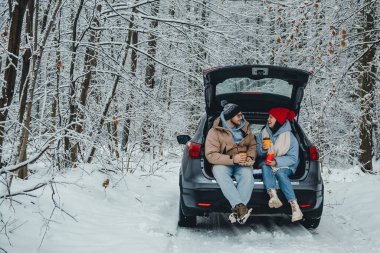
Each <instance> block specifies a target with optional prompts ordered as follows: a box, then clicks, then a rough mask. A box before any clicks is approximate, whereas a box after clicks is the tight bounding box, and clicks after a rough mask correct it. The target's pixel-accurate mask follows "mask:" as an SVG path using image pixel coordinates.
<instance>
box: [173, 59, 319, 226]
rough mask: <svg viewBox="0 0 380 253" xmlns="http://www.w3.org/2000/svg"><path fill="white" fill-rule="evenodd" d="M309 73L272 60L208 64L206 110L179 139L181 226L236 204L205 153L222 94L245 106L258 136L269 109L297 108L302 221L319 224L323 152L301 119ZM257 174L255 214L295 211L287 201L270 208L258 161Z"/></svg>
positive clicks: (293, 181) (295, 126)
mask: <svg viewBox="0 0 380 253" xmlns="http://www.w3.org/2000/svg"><path fill="white" fill-rule="evenodd" d="M309 76H310V73H309V72H306V71H303V70H300V69H295V68H287V67H280V66H270V65H241V66H225V67H215V68H209V69H206V70H204V72H203V80H204V88H205V89H204V93H205V94H204V95H205V102H206V103H205V105H206V106H205V112H204V113H203V115H202V116H201V118H200V120H199V124H198V127H197V130H196V131H195V134H194V135H193V136H192V137H190V136H189V135H178V136H177V141H178V143H180V144H184V145H185V147H184V152H183V156H182V162H181V167H180V173H179V188H180V197H179V218H178V225H179V226H180V227H195V226H196V224H197V216H205V215H206V216H207V215H209V214H210V213H214V212H218V213H230V212H231V206H230V204H229V203H228V201H227V199H226V198H225V197H224V196H223V194H222V191H221V189H220V187H219V185H218V183H217V182H216V180H215V179H214V177H213V174H212V170H211V168H212V164H210V163H209V162H208V161H207V159H206V158H205V140H206V137H207V133H208V131H209V129H210V128H211V127H212V124H213V121H214V120H215V119H216V118H217V117H218V116H219V115H220V113H221V111H222V106H221V105H220V101H222V100H227V101H228V102H230V103H234V104H237V105H239V106H240V107H241V108H242V111H243V114H244V116H245V119H246V120H247V121H248V122H249V123H250V126H251V131H252V133H253V134H254V135H255V136H256V137H257V136H258V134H259V132H260V130H261V129H262V128H263V127H264V126H265V124H266V122H267V118H268V111H269V109H271V108H273V107H286V108H288V109H291V110H293V111H294V112H295V113H296V116H297V117H296V120H294V121H292V122H291V127H292V132H293V134H294V135H295V137H296V138H297V140H298V143H299V150H300V152H299V153H300V163H299V165H298V167H297V169H296V172H295V173H294V175H292V176H291V177H290V179H291V184H292V186H293V188H294V191H295V194H296V197H297V200H298V203H299V206H300V208H301V210H302V212H303V215H304V217H303V220H302V221H300V222H301V223H302V224H303V225H304V226H305V227H306V228H317V227H318V225H319V223H320V220H321V216H322V211H323V198H324V186H323V180H322V176H321V166H320V162H319V152H318V150H317V148H316V147H315V146H314V145H313V144H312V143H311V142H310V140H309V139H308V138H307V136H306V134H305V132H304V131H303V130H302V128H301V126H300V125H299V123H298V115H299V112H300V109H301V102H302V98H303V95H304V90H305V87H306V85H307V82H308V79H309ZM252 176H253V177H254V181H255V183H254V189H253V192H252V197H251V200H250V201H249V202H248V204H247V206H248V208H252V209H253V211H252V214H253V215H256V214H268V215H271V214H274V213H284V214H287V215H291V207H290V205H289V204H284V205H283V207H281V208H279V209H272V208H269V206H268V201H269V196H268V194H267V191H266V189H265V187H264V184H263V181H262V173H261V170H260V169H258V168H257V167H256V164H255V165H254V169H253V175H252ZM278 195H279V198H280V200H281V201H282V202H283V203H287V201H286V199H285V196H284V195H283V194H282V192H281V191H279V192H278Z"/></svg>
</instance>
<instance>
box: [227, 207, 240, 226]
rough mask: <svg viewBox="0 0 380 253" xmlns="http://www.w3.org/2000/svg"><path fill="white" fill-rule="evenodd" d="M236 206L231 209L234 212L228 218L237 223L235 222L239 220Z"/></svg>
mask: <svg viewBox="0 0 380 253" xmlns="http://www.w3.org/2000/svg"><path fill="white" fill-rule="evenodd" d="M235 207H236V206H235ZM235 207H234V208H232V209H231V211H232V213H231V214H230V215H229V216H228V220H229V221H230V222H231V223H235V222H237V220H238V214H237V210H236V208H235Z"/></svg>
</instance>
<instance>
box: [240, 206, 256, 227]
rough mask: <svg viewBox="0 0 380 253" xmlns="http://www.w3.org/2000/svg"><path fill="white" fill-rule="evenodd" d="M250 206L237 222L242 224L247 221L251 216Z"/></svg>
mask: <svg viewBox="0 0 380 253" xmlns="http://www.w3.org/2000/svg"><path fill="white" fill-rule="evenodd" d="M251 212H252V208H250V209H249V210H248V212H247V213H246V214H245V215H244V216H243V218H239V219H238V220H237V221H238V222H239V224H241V225H243V224H245V223H246V222H247V220H248V218H249V216H251Z"/></svg>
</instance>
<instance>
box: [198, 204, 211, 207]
mask: <svg viewBox="0 0 380 253" xmlns="http://www.w3.org/2000/svg"><path fill="white" fill-rule="evenodd" d="M197 206H201V207H209V206H211V203H197Z"/></svg>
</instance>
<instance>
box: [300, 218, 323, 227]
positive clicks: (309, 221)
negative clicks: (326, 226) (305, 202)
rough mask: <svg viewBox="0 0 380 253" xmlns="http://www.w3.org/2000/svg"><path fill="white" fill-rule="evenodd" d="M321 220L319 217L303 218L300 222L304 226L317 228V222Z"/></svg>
mask: <svg viewBox="0 0 380 253" xmlns="http://www.w3.org/2000/svg"><path fill="white" fill-rule="evenodd" d="M320 222H321V217H319V218H305V219H304V220H303V221H301V224H302V225H303V226H304V227H305V228H308V229H309V228H317V227H318V226H319V223H320Z"/></svg>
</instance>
